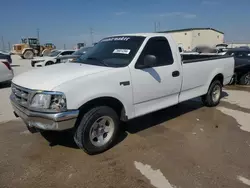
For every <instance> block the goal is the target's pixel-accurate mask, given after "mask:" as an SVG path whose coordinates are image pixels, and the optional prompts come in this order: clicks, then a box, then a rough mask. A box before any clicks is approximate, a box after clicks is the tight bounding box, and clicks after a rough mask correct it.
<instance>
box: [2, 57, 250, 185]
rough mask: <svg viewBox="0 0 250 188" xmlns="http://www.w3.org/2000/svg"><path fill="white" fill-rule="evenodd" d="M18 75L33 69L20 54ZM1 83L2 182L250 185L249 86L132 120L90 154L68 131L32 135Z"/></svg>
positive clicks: (7, 90)
mask: <svg viewBox="0 0 250 188" xmlns="http://www.w3.org/2000/svg"><path fill="white" fill-rule="evenodd" d="M13 69H14V71H15V74H16V75H17V74H20V73H22V72H25V71H27V70H29V69H31V67H30V63H29V61H27V60H19V58H18V57H14V58H13ZM9 94H10V89H9V88H0V96H1V98H2V99H4V100H1V101H0V148H1V154H2V155H0V187H1V188H2V187H4V188H5V187H6V188H9V187H10V188H13V187H15V188H19V187H20V188H22V187H23V188H27V187H38V188H40V187H46V188H49V187H81V188H82V187H90V188H92V187H94V188H95V187H98V188H99V187H107V188H117V187H119V188H120V187H122V188H123V187H124V188H140V187H141V188H148V187H149V188H154V187H156V188H196V187H197V188H217V187H218V188H221V187H230V188H247V187H250V161H249V156H250V124H249V122H250V103H249V101H250V100H249V96H250V95H249V94H250V88H249V87H238V86H237V87H235V86H230V87H227V88H226V89H224V97H223V99H222V102H221V104H220V105H219V106H218V107H216V108H206V107H204V106H202V104H201V102H200V100H199V99H195V100H191V101H188V102H185V103H182V104H180V105H177V106H174V107H171V108H168V109H165V110H161V111H159V112H156V113H153V114H150V115H146V116H144V117H141V118H139V119H136V120H133V121H131V122H128V123H127V125H126V126H125V127H126V132H125V133H124V134H122V135H121V137H120V140H119V142H118V143H117V145H116V146H115V147H114V148H112V149H111V150H109V151H107V152H105V153H103V154H100V155H96V156H88V155H87V154H85V153H84V152H83V151H81V150H80V149H78V148H77V147H76V146H75V144H74V143H73V141H72V139H71V138H70V137H69V135H68V134H67V133H66V132H62V133H47V134H39V133H37V134H30V133H29V132H28V131H27V129H26V127H25V125H24V124H23V122H22V121H20V120H19V119H16V118H15V117H14V116H13V115H12V109H11V107H10V104H9V100H8V97H9Z"/></svg>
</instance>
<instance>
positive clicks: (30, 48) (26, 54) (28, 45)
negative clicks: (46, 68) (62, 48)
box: [11, 38, 56, 59]
mask: <svg viewBox="0 0 250 188" xmlns="http://www.w3.org/2000/svg"><path fill="white" fill-rule="evenodd" d="M54 49H56V46H55V45H54V44H52V43H46V44H45V45H40V42H39V40H38V39H37V38H22V39H21V43H20V44H14V45H13V48H12V52H11V53H12V54H16V55H20V56H21V57H22V58H23V59H32V58H33V57H34V56H46V55H48V54H49V53H50V52H51V51H52V50H54Z"/></svg>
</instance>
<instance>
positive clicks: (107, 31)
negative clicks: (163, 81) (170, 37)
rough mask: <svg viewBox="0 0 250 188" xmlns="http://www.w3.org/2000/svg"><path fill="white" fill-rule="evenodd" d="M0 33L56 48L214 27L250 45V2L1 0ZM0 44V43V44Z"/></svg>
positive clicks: (7, 39)
mask: <svg viewBox="0 0 250 188" xmlns="http://www.w3.org/2000/svg"><path fill="white" fill-rule="evenodd" d="M0 4H1V6H0V7H1V9H0V12H1V16H2V19H1V26H0V36H3V38H4V42H5V46H6V47H7V44H8V42H10V43H11V44H13V43H18V42H19V40H20V38H21V37H29V36H32V37H36V36H37V28H39V29H40V39H41V43H46V42H52V43H54V44H56V46H57V47H58V48H62V47H63V45H64V44H66V47H67V48H71V47H73V46H74V45H75V44H76V43H77V42H86V43H87V44H90V43H91V37H90V28H93V36H94V40H95V41H98V40H100V39H101V38H102V37H105V36H108V35H112V34H120V33H134V32H152V31H154V22H155V21H157V22H160V27H158V29H160V30H170V29H181V28H190V27H213V28H215V29H217V30H220V31H223V32H225V39H226V40H227V41H234V42H249V43H250V24H249V18H250V12H249V7H250V0H238V1H235V0H214V1H213V0H70V1H69V0H60V1H59V0H54V1H52V0H43V1H35V0H22V1H5V0H3V1H1V2H0ZM0 44H1V46H0V48H1V47H2V43H1V42H0Z"/></svg>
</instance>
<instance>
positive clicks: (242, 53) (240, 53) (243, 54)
mask: <svg viewBox="0 0 250 188" xmlns="http://www.w3.org/2000/svg"><path fill="white" fill-rule="evenodd" d="M236 57H239V58H244V57H247V53H245V52H239V53H238V54H237V55H236Z"/></svg>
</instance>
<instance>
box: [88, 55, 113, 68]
mask: <svg viewBox="0 0 250 188" xmlns="http://www.w3.org/2000/svg"><path fill="white" fill-rule="evenodd" d="M87 60H94V61H98V62H99V63H101V64H102V65H104V66H105V67H109V65H108V64H107V63H105V62H104V61H103V60H101V59H98V58H96V57H88V58H87Z"/></svg>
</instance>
